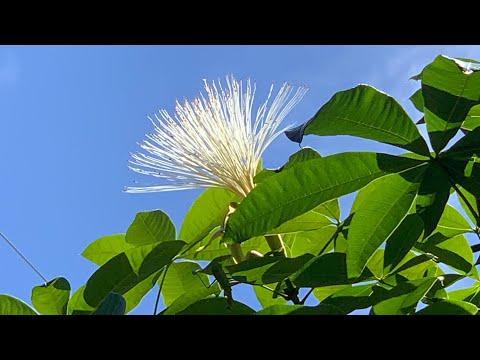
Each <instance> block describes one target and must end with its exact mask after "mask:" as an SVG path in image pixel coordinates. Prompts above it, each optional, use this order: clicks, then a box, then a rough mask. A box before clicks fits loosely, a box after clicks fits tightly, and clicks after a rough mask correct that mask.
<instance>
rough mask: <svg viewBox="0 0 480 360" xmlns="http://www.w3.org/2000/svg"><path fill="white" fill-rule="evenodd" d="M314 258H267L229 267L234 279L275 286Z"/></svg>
mask: <svg viewBox="0 0 480 360" xmlns="http://www.w3.org/2000/svg"><path fill="white" fill-rule="evenodd" d="M313 257H314V256H313V255H311V254H304V255H301V256H299V257H296V258H284V257H280V256H265V257H261V258H253V259H247V260H245V261H243V262H241V263H240V264H236V265H230V266H227V267H226V268H227V270H228V272H229V273H230V275H231V276H232V278H233V279H235V280H237V281H241V282H249V283H255V284H273V283H276V282H279V281H282V280H283V279H285V278H287V277H288V276H290V275H291V274H293V273H294V272H296V271H297V270H298V269H300V268H301V267H302V266H304V265H305V264H306V263H307V262H308V261H309V260H310V259H312V258H313Z"/></svg>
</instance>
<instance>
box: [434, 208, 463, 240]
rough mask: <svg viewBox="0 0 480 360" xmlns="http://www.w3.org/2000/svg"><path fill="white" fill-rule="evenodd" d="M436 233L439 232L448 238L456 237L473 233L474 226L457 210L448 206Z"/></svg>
mask: <svg viewBox="0 0 480 360" xmlns="http://www.w3.org/2000/svg"><path fill="white" fill-rule="evenodd" d="M435 232H439V233H441V234H442V235H445V236H446V237H454V236H456V235H460V234H465V233H468V232H472V226H471V225H470V224H469V223H468V221H467V220H466V219H465V218H464V217H463V215H462V214H460V212H459V211H458V210H457V209H455V208H454V207H453V206H451V205H449V204H447V206H446V207H445V209H444V211H443V214H442V217H441V218H440V221H439V222H438V226H437V228H436V230H435Z"/></svg>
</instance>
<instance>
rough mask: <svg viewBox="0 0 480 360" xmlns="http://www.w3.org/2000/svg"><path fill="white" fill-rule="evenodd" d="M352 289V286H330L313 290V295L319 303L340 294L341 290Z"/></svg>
mask: <svg viewBox="0 0 480 360" xmlns="http://www.w3.org/2000/svg"><path fill="white" fill-rule="evenodd" d="M349 287H351V285H350V284H348V285H330V286H321V287H316V288H315V289H313V295H315V297H316V298H317V300H318V301H320V302H321V301H323V300H325V299H326V298H328V297H329V296H330V295H333V294H335V293H336V292H339V291H340V290H343V289H347V288H349Z"/></svg>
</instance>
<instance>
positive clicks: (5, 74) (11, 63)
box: [0, 50, 20, 85]
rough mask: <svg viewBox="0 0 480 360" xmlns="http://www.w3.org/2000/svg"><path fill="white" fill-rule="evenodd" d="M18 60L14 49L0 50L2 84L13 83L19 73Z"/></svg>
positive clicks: (0, 83)
mask: <svg viewBox="0 0 480 360" xmlns="http://www.w3.org/2000/svg"><path fill="white" fill-rule="evenodd" d="M19 70H20V68H19V66H18V62H17V60H16V58H15V55H14V53H13V51H11V50H5V51H3V52H0V85H13V84H15V83H16V82H17V79H18V74H19Z"/></svg>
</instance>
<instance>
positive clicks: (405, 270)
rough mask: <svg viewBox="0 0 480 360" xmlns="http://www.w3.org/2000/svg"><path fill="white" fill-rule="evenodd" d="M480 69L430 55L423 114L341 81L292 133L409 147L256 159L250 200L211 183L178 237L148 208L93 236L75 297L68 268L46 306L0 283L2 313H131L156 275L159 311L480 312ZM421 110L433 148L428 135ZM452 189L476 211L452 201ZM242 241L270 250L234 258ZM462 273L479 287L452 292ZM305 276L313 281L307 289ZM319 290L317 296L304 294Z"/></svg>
mask: <svg viewBox="0 0 480 360" xmlns="http://www.w3.org/2000/svg"><path fill="white" fill-rule="evenodd" d="M479 70H480V63H478V62H476V61H474V60H469V59H451V58H448V57H445V56H439V57H437V58H436V59H435V60H434V61H433V62H432V63H431V64H429V65H427V66H426V67H425V68H424V69H423V71H422V72H421V74H419V75H417V76H416V77H414V79H415V80H418V81H419V82H420V84H421V87H420V89H419V90H418V91H417V92H415V94H414V95H413V96H412V97H411V100H412V102H413V104H414V105H415V107H416V108H417V110H419V111H420V112H422V113H423V118H422V119H421V120H420V121H419V122H417V124H415V122H414V121H413V120H412V119H411V118H410V117H409V116H408V115H407V113H406V112H405V110H404V109H403V108H402V107H401V106H400V104H399V103H398V102H397V101H396V100H395V99H393V98H392V97H390V96H388V95H386V94H385V93H382V92H380V91H378V90H377V89H375V88H373V87H371V86H368V85H359V86H357V87H355V88H352V89H349V90H345V91H341V92H338V93H337V94H335V95H334V96H333V97H332V98H331V99H330V101H328V102H327V103H326V104H325V105H324V106H322V107H321V108H320V110H319V111H318V112H317V113H316V114H315V116H313V117H312V119H310V120H309V121H307V122H306V123H305V124H302V125H300V126H299V127H297V128H295V129H292V130H291V131H288V132H287V136H288V137H289V139H291V140H292V141H296V142H301V141H302V139H303V137H304V136H305V135H317V136H335V135H350V136H357V137H361V138H365V139H370V140H374V141H379V142H382V143H386V144H390V145H394V146H398V147H400V148H403V149H404V150H406V151H407V152H406V153H404V154H402V155H400V156H394V155H389V154H382V153H374V152H347V153H340V154H335V155H331V156H327V157H322V156H321V155H320V154H319V153H318V152H316V151H315V150H313V149H311V148H303V149H302V150H300V151H298V152H297V153H295V154H293V155H292V156H291V157H290V159H289V160H288V162H287V163H286V164H285V165H284V166H282V167H281V168H280V169H277V170H268V169H263V170H262V171H260V172H259V173H258V174H257V176H256V178H255V182H256V184H257V185H256V187H255V188H254V189H253V191H252V192H251V193H250V194H248V196H247V197H246V198H245V199H243V200H242V201H240V199H238V198H237V197H236V195H234V194H232V193H230V192H228V191H226V190H222V189H208V190H206V191H205V192H203V193H202V195H200V197H199V198H198V199H197V200H196V201H195V202H194V203H193V205H192V207H191V209H190V211H189V213H188V214H187V216H186V217H185V219H184V222H183V224H182V227H181V230H180V233H179V235H178V236H177V235H176V230H175V227H174V225H173V223H172V222H171V220H170V219H169V217H168V216H167V215H166V214H165V213H164V212H162V211H160V210H156V211H151V212H141V213H139V214H137V216H136V217H135V219H134V221H133V223H132V224H131V225H130V227H129V228H128V230H127V232H126V233H125V234H118V235H111V236H106V237H103V238H100V239H98V240H96V241H95V242H93V243H92V244H91V245H90V246H88V248H87V249H85V251H84V252H83V254H82V255H83V256H84V257H85V258H87V259H88V260H90V261H92V262H94V263H95V264H97V265H98V266H99V268H98V270H97V271H95V273H93V274H92V276H91V277H90V278H89V279H88V280H87V282H86V284H85V285H84V286H82V287H80V288H79V289H78V290H77V291H76V292H75V293H74V294H73V296H71V297H70V284H69V283H68V281H67V280H66V279H64V278H57V279H54V280H52V281H51V282H49V283H48V284H45V285H43V286H38V287H35V288H34V289H33V291H32V304H33V306H34V307H35V309H36V311H35V310H34V309H32V308H30V307H29V306H28V305H26V304H25V303H23V302H21V301H20V300H18V299H15V298H13V297H10V296H7V295H0V314H36V313H37V312H38V313H40V314H126V313H128V312H130V311H131V310H133V309H134V308H135V307H136V306H137V305H138V304H139V302H140V301H141V299H142V298H143V297H144V296H145V295H146V294H147V293H148V292H149V291H151V290H152V289H154V288H155V287H157V286H158V294H159V296H160V294H161V296H163V301H164V304H165V309H163V311H160V312H158V311H157V309H155V313H158V314H161V315H174V314H258V315H273V314H275V315H280V314H349V313H351V312H353V311H355V310H358V309H367V308H370V309H371V310H370V313H371V314H376V315H381V314H399V315H400V314H402V315H407V314H419V315H422V314H423V315H427V314H476V313H477V311H478V307H479V306H480V296H479V293H480V278H479V274H478V271H477V268H476V263H475V260H474V250H475V251H476V250H477V249H476V248H477V247H475V246H473V247H471V246H470V244H469V242H468V241H467V238H466V237H465V234H468V233H474V234H477V235H479V228H478V225H479V222H480V217H479V207H480V202H479V200H478V199H480V167H479V165H477V164H478V163H479V160H478V157H477V154H478V153H479V151H480V126H479V125H480V120H479V118H480V111H479V109H480V71H479ZM422 123H425V124H426V127H427V130H428V137H429V140H430V144H431V148H432V149H433V152H431V151H430V149H429V146H428V145H427V141H426V139H424V138H423V137H422V135H421V134H420V131H419V128H418V126H417V125H419V124H422ZM459 131H461V132H459ZM457 134H459V135H461V137H460V138H459V140H458V141H456V142H455V143H454V144H453V145H452V146H450V147H448V148H447V150H445V148H446V147H447V145H448V144H449V142H450V141H451V140H452V139H453V138H454V137H455V135H457ZM355 192H358V193H357V195H356V198H355V201H354V204H353V206H352V208H351V211H350V213H349V214H347V215H345V216H342V214H341V212H340V207H339V202H338V199H339V198H340V197H342V196H344V195H347V194H350V193H355ZM454 192H455V193H456V195H457V196H458V198H459V200H460V203H461V205H462V207H463V208H464V210H465V212H466V214H467V215H468V219H466V218H464V217H463V215H462V214H461V213H460V212H459V211H458V210H457V209H455V208H454V207H452V206H451V205H449V204H448V200H449V198H450V196H451V194H452V193H454ZM233 203H234V204H235V209H234V211H232V206H231V205H232V204H233ZM227 214H228V218H226V216H227ZM225 220H227V221H225ZM266 236H267V237H271V236H279V237H280V238H281V239H282V240H283V242H284V244H285V247H286V250H287V255H288V256H287V257H283V256H279V254H278V253H276V252H272V251H270V248H269V247H268V244H267V242H266V241H265V237H266ZM479 238H480V236H479ZM232 243H239V244H241V246H242V249H243V251H244V252H245V253H249V252H251V251H252V250H255V251H256V252H259V253H261V254H263V256H258V255H257V256H247V258H246V260H244V261H243V262H240V263H238V264H237V263H235V262H234V261H233V259H232V257H231V255H230V251H229V248H228V244H232ZM472 248H473V250H472ZM199 260H203V261H206V262H208V265H206V266H204V267H202V266H201V265H200V263H199V262H198V261H199ZM442 264H443V266H440V265H442ZM445 269H447V270H445ZM465 278H470V279H471V282H472V283H473V285H472V286H471V287H468V288H464V289H459V290H454V291H447V288H448V287H450V286H451V285H453V284H455V283H456V282H457V281H459V280H461V279H465ZM210 284H211V285H210ZM238 284H249V285H251V286H253V287H254V290H255V294H256V296H257V298H258V301H259V302H260V303H261V305H262V307H263V309H262V310H261V311H258V312H256V311H254V310H253V309H252V308H250V307H249V306H247V305H245V304H242V303H240V302H237V301H235V300H234V297H235V286H237V285H238ZM301 289H309V292H308V294H307V295H306V296H305V297H303V299H301V298H300V296H299V294H300V290H301ZM310 294H313V295H314V296H315V297H316V299H317V300H318V304H317V305H313V306H306V305H305V301H306V299H307V298H308V296H309V295H310Z"/></svg>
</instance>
